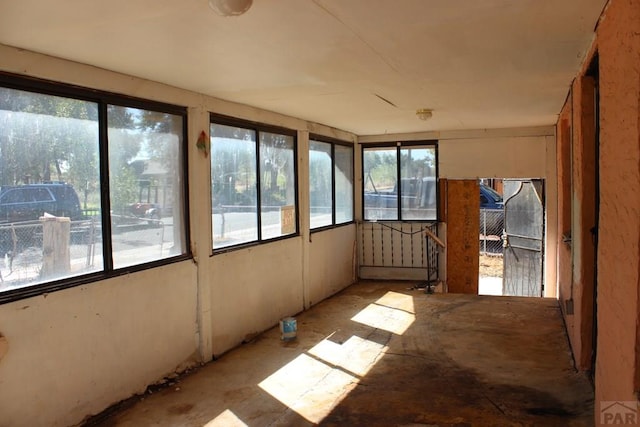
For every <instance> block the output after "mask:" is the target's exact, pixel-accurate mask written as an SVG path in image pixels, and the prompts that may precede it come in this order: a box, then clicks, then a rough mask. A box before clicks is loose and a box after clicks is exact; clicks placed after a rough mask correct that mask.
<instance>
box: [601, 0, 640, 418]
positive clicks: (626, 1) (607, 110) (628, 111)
mask: <svg viewBox="0 0 640 427" xmlns="http://www.w3.org/2000/svg"><path fill="white" fill-rule="evenodd" d="M597 46H598V54H599V60H600V113H601V119H600V126H601V130H600V219H599V220H600V222H599V241H598V284H597V286H598V299H597V301H598V313H597V322H598V342H597V360H596V372H595V375H596V414H597V412H598V406H597V405H598V403H599V402H600V401H603V400H635V399H636V396H635V394H634V386H633V377H634V372H635V369H636V363H637V362H636V349H635V347H636V327H637V326H636V325H637V321H638V286H639V281H638V279H639V269H640V265H639V264H640V252H639V239H640V132H639V129H640V120H639V116H640V113H639V111H640V105H639V101H640V2H638V1H637V0H612V1H611V2H610V4H609V7H608V8H607V10H606V11H605V13H604V16H603V19H601V22H600V25H599V27H598V30H597Z"/></svg>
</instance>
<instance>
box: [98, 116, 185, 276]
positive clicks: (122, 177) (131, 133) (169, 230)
mask: <svg viewBox="0 0 640 427" xmlns="http://www.w3.org/2000/svg"><path fill="white" fill-rule="evenodd" d="M107 123H108V138H109V184H110V194H109V198H110V201H111V232H112V235H111V241H112V246H113V248H112V250H113V252H112V256H113V266H114V268H122V267H126V266H130V265H136V264H142V263H146V262H150V261H155V260H159V259H163V258H168V257H171V256H175V255H180V254H183V253H185V236H184V222H183V208H182V207H183V205H184V203H183V197H184V195H183V194H182V193H183V191H182V188H183V181H182V180H183V170H182V162H181V159H182V145H183V144H182V135H183V120H182V117H181V116H177V115H173V114H168V113H159V112H155V111H148V110H140V109H135V108H127V107H118V106H114V105H109V106H108V108H107Z"/></svg>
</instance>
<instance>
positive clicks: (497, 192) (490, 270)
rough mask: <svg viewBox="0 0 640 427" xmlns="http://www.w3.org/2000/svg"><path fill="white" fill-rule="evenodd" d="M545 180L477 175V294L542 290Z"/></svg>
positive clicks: (537, 294)
mask: <svg viewBox="0 0 640 427" xmlns="http://www.w3.org/2000/svg"><path fill="white" fill-rule="evenodd" d="M543 248H544V181H543V180H542V179H521V178H520V179H507V178H504V179H500V180H497V179H484V180H480V263H479V264H480V268H479V279H478V282H479V283H478V294H480V295H510V296H532V297H541V296H543V293H544V281H543V260H544V251H543Z"/></svg>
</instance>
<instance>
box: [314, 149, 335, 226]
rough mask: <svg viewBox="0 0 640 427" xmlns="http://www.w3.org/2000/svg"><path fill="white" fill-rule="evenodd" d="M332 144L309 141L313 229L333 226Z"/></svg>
mask: <svg viewBox="0 0 640 427" xmlns="http://www.w3.org/2000/svg"><path fill="white" fill-rule="evenodd" d="M331 163H332V162H331V144H329V143H326V142H320V141H309V201H310V224H311V228H312V229H313V228H318V227H324V226H327V225H332V223H333V220H332V212H333V198H332V191H331V167H332V165H331Z"/></svg>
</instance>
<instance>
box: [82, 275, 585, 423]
mask: <svg viewBox="0 0 640 427" xmlns="http://www.w3.org/2000/svg"><path fill="white" fill-rule="evenodd" d="M297 325H298V331H297V339H296V340H294V341H291V342H284V341H282V340H281V339H280V331H279V330H278V329H277V328H274V329H272V330H269V331H267V332H266V333H264V334H262V335H260V336H258V337H257V338H256V339H255V340H254V341H252V342H250V343H248V344H245V345H242V346H241V347H239V348H237V349H235V350H233V351H231V352H229V353H228V354H226V355H224V356H223V357H221V358H220V359H219V360H217V361H214V362H211V363H209V364H207V365H206V366H204V367H202V368H201V369H198V370H197V371H196V372H194V373H192V374H190V375H188V376H186V377H184V378H182V379H180V381H179V382H178V383H176V384H174V385H172V386H171V387H167V388H165V389H163V390H160V391H158V392H157V393H154V394H152V395H145V396H142V397H140V398H139V399H138V400H137V401H136V402H135V403H134V404H133V405H131V407H129V408H126V409H124V410H122V411H119V412H117V413H116V414H114V415H113V416H111V417H110V418H108V419H106V420H103V421H102V422H100V423H97V424H96V423H94V424H92V425H99V426H147V425H154V426H205V425H206V426H306V425H324V426H345V425H349V426H512V425H518V426H541V425H544V426H556V425H557V426H589V425H593V393H592V389H591V386H590V384H589V382H588V380H587V378H586V376H584V375H583V374H581V373H576V372H575V371H574V370H573V368H572V361H571V355H570V353H569V349H568V345H567V340H566V336H565V332H564V326H563V323H562V320H561V318H560V313H559V309H558V306H557V301H555V300H551V299H533V298H519V297H491V296H475V295H453V294H431V295H427V294H425V293H424V291H423V290H418V289H412V284H410V283H406V282H401V283H397V282H393V283H388V282H383V283H380V282H362V283H359V284H356V285H353V286H351V287H349V288H348V289H346V290H345V291H343V292H341V293H340V294H338V295H336V296H335V297H333V298H330V299H328V300H326V301H324V302H322V303H320V304H318V305H317V306H315V307H313V308H311V309H310V310H309V311H307V312H304V313H302V314H300V315H299V316H297Z"/></svg>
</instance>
